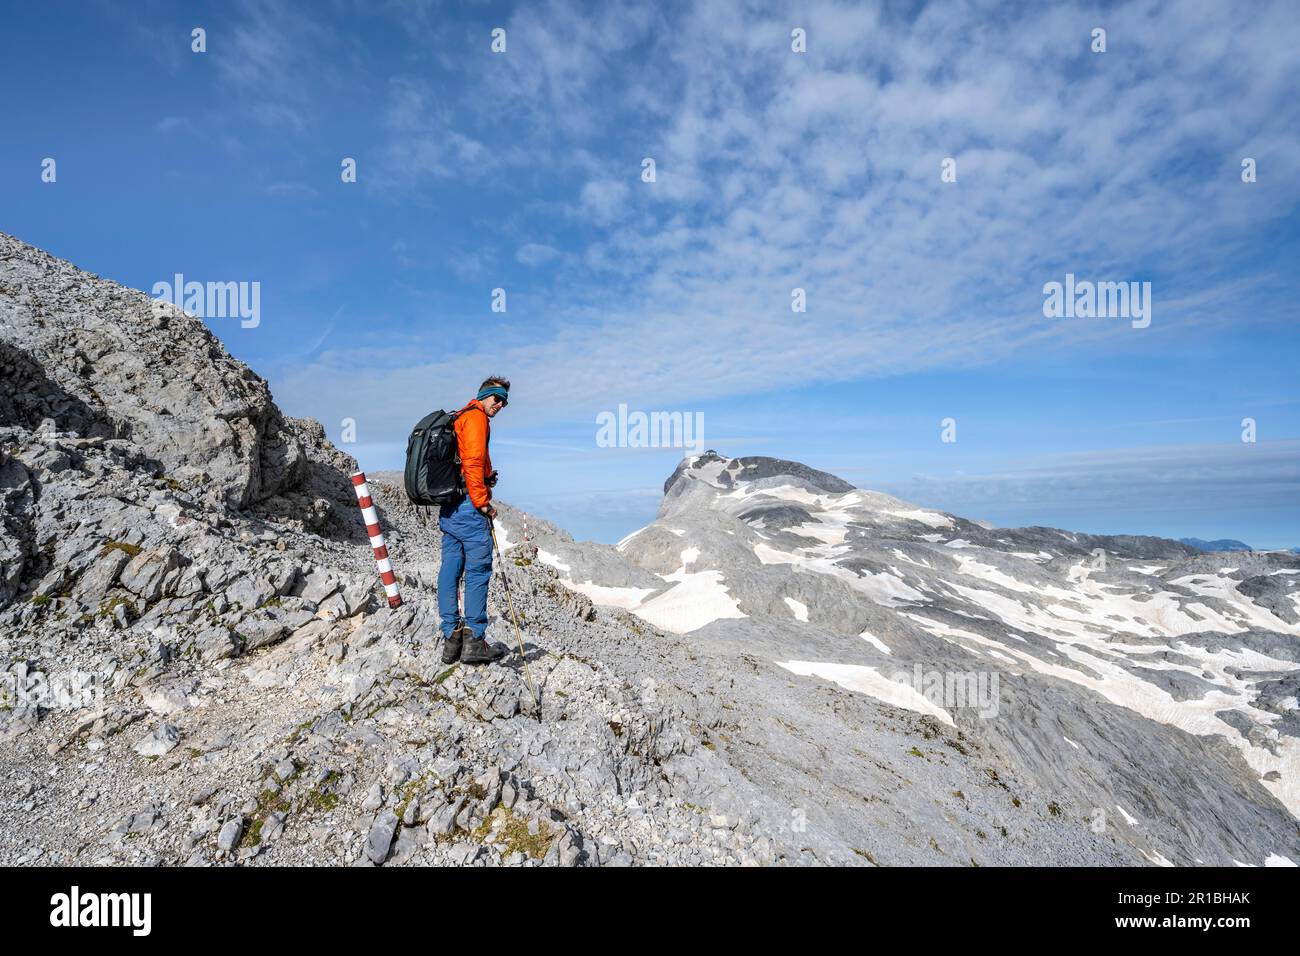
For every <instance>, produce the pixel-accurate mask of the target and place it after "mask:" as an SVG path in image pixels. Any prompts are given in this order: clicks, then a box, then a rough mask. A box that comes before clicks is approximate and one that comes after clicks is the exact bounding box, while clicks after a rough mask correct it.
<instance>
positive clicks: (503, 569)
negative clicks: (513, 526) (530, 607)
mask: <svg viewBox="0 0 1300 956" xmlns="http://www.w3.org/2000/svg"><path fill="white" fill-rule="evenodd" d="M487 523H488V530H489V531H490V532H492V548H493V550H495V551H496V553H497V561H498V562H500V565H501V585H502V586H503V587H504V588H505V589H506V602H507V603H508V604H509V605H510V619H511V621H513V622H514V625H515V640H516V641H518V642H519V659H520V660H522V661H523V662H524V679H525V680H526V681H528V693H529V694H531V695H532V698H533V704H534V705H535V706H536V707H537V719H538V720H540V719H541V717H542V702H541V700H539V699H538V697H537V691H536V690H535V689H534V688H533V675H532V674H531V673H530V672H529V670H528V657H527V656H526V655H525V654H524V638H523V634H522V633H521V632H520V630H519V615H518V614H516V613H515V599H514V598H513V597H512V596H511V595H510V579H509V578H507V577H506V562H505V558H503V557H501V546H500V545H499V544H497V527H496V525H495V524H494V523H493V522H492V519H491V518H488V519H487Z"/></svg>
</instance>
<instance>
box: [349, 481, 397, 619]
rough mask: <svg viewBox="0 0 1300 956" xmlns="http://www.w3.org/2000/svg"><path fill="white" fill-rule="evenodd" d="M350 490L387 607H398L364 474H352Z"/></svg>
mask: <svg viewBox="0 0 1300 956" xmlns="http://www.w3.org/2000/svg"><path fill="white" fill-rule="evenodd" d="M352 488H353V490H355V491H356V493H357V504H359V505H361V519H362V520H363V521H365V523H366V534H368V535H370V547H372V548H374V549H375V564H376V565H378V566H379V579H380V580H381V581H383V582H384V593H385V594H387V595H388V606H389V607H400V606H401V604H402V592H401V591H399V590H398V589H397V575H395V574H394V573H393V562H391V561H389V560H388V543H387V542H386V541H384V531H383V529H382V528H380V527H379V512H377V511H375V502H374V500H373V499H372V498H371V497H370V486H369V485H367V484H366V474H365V472H363V471H357V472H353V474H352Z"/></svg>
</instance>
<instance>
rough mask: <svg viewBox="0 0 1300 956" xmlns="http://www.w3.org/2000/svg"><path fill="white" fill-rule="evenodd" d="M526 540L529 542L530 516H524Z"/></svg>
mask: <svg viewBox="0 0 1300 956" xmlns="http://www.w3.org/2000/svg"><path fill="white" fill-rule="evenodd" d="M524 540H525V541H527V540H528V515H524Z"/></svg>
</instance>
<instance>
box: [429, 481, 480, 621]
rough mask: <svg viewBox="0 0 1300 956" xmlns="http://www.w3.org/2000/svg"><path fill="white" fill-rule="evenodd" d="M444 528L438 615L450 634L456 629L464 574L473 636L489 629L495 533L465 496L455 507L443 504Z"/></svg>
mask: <svg viewBox="0 0 1300 956" xmlns="http://www.w3.org/2000/svg"><path fill="white" fill-rule="evenodd" d="M438 527H439V528H441V529H442V568H441V570H439V572H438V617H439V623H440V624H441V625H442V633H443V634H445V635H446V636H447V637H450V636H451V632H452V631H454V630H455V629H456V622H457V618H458V614H457V608H456V591H457V585H459V583H460V579H461V575H464V577H465V624H466V625H467V626H468V627H469V629H470V630H471V631H473V632H474V636H475V637H478V638H481V637H482V636H483V634H484V632H486V631H487V624H488V619H487V594H488V582H489V581H490V580H491V579H492V535H491V532H489V531H488V520H487V518H485V517H483V515H481V514H479V512H478V511H477V510H475V508H474V503H473V502H472V501H470V499H469V496H468V495H466V496H465V498H464V499H462V501H461V503H460V504H458V505H455V506H452V505H443V506H442V508H441V510H440V511H439V514H438Z"/></svg>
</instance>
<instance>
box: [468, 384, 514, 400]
mask: <svg viewBox="0 0 1300 956" xmlns="http://www.w3.org/2000/svg"><path fill="white" fill-rule="evenodd" d="M489 395H495V396H496V397H497V398H499V399H501V401H503V402H506V401H509V400H510V393H509V392H507V391H506V390H505V389H504V388H502V387H501V386H500V385H493V386H492V387H491V388H480V389H479V390H478V395H476V396H475V397H476V398H477V399H478V400H479V401H480V402H481V401H483V399H485V398H487V397H488V396H489Z"/></svg>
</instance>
